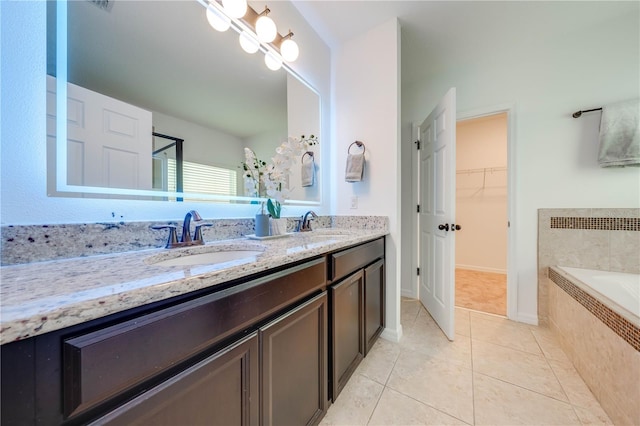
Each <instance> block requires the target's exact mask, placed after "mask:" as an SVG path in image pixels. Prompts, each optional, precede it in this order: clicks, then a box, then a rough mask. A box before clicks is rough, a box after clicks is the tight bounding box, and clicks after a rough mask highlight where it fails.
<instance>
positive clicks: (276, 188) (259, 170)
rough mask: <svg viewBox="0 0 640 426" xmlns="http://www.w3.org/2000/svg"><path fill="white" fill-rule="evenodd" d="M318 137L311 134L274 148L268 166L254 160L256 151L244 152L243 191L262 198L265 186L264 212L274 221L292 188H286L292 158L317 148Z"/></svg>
mask: <svg viewBox="0 0 640 426" xmlns="http://www.w3.org/2000/svg"><path fill="white" fill-rule="evenodd" d="M317 144H318V138H317V137H316V136H314V135H311V136H309V137H305V136H304V135H302V136H301V137H300V138H292V137H290V138H289V139H288V140H286V141H284V142H282V143H281V144H280V145H279V146H278V147H277V148H276V154H275V155H274V156H273V157H272V158H271V163H269V164H267V163H265V162H264V161H262V160H260V159H258V158H257V157H256V154H255V152H253V151H252V150H251V149H249V148H245V149H244V154H245V162H243V163H242V168H243V169H244V178H245V188H246V190H247V192H248V193H249V194H250V195H251V196H256V197H257V196H262V195H263V194H262V193H261V191H260V189H261V186H260V184H261V183H262V184H263V185H264V189H265V191H266V196H267V197H268V200H267V210H268V211H269V214H270V215H271V217H272V218H274V219H279V218H280V214H281V213H282V204H284V202H285V200H286V199H287V198H289V196H290V194H291V188H289V185H288V183H289V175H290V174H291V167H292V166H293V164H294V159H297V158H299V157H300V156H301V155H302V154H303V153H304V152H305V151H307V150H308V149H309V147H310V146H313V145H317Z"/></svg>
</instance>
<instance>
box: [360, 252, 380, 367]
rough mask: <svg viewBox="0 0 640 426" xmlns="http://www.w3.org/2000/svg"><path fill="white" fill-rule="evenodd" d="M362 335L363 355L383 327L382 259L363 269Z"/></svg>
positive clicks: (367, 351)
mask: <svg viewBox="0 0 640 426" xmlns="http://www.w3.org/2000/svg"><path fill="white" fill-rule="evenodd" d="M364 285H365V289H364V305H365V314H364V317H365V318H364V337H365V342H366V344H365V356H366V355H367V353H369V350H370V349H371V347H372V346H373V344H374V343H375V342H376V339H377V338H378V336H379V335H380V333H382V330H383V329H384V308H385V306H384V302H385V294H384V292H385V288H384V259H380V260H378V261H377V262H376V263H374V264H373V265H371V266H369V267H367V268H365V270H364Z"/></svg>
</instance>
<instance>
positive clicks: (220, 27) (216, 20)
mask: <svg viewBox="0 0 640 426" xmlns="http://www.w3.org/2000/svg"><path fill="white" fill-rule="evenodd" d="M207 21H209V25H211V27H212V28H213V29H214V30H216V31H220V32H221V33H222V32H225V31H227V30H228V29H229V27H230V26H231V19H229V17H228V16H225V15H224V14H223V13H222V12H221V11H220V9H217V8H216V7H214V6H213V5H211V4H210V5H209V6H207Z"/></svg>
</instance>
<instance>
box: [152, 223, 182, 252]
mask: <svg viewBox="0 0 640 426" xmlns="http://www.w3.org/2000/svg"><path fill="white" fill-rule="evenodd" d="M151 229H155V230H157V229H168V230H169V238H168V239H167V244H166V245H165V246H164V247H165V248H174V247H175V246H177V245H178V234H177V233H176V226H175V225H158V226H152V227H151Z"/></svg>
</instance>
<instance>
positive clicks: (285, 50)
mask: <svg viewBox="0 0 640 426" xmlns="http://www.w3.org/2000/svg"><path fill="white" fill-rule="evenodd" d="M280 54H281V55H282V57H283V58H284V60H285V61H287V62H293V61H295V60H296V59H298V55H299V54H300V49H299V48H298V43H296V42H295V41H293V40H291V39H290V38H288V39H286V40H284V41H283V42H282V44H281V45H280Z"/></svg>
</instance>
